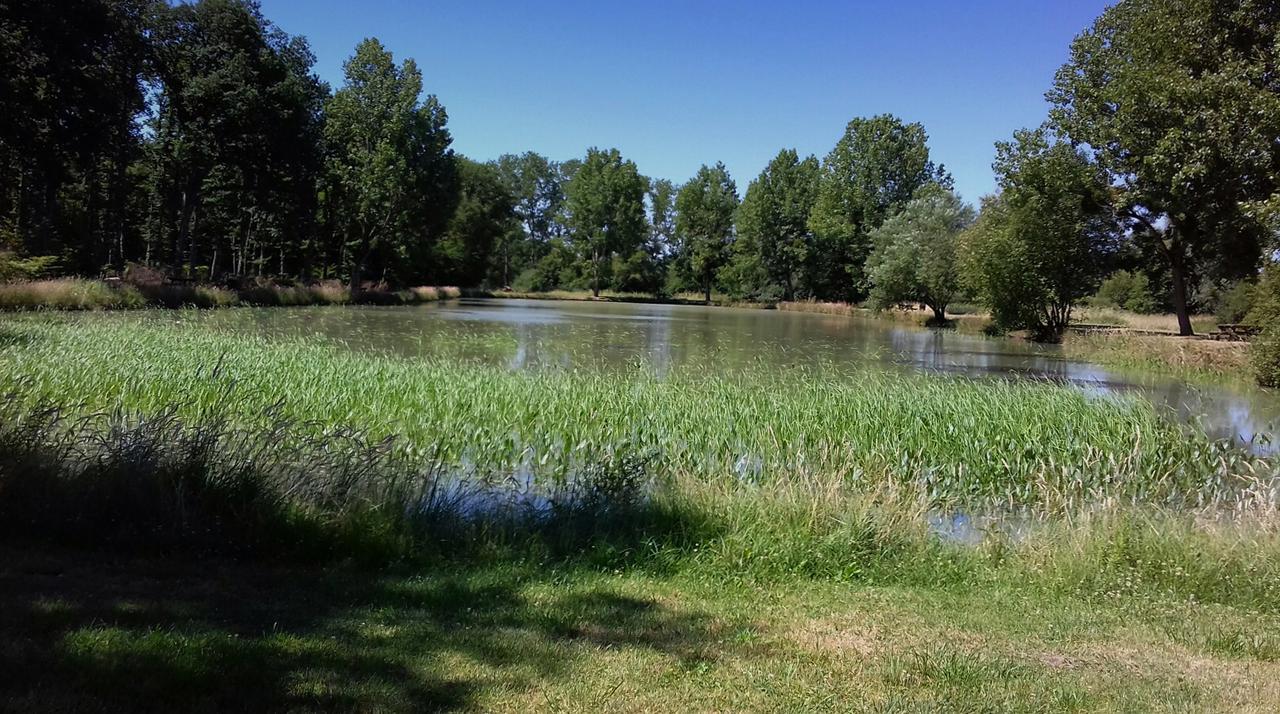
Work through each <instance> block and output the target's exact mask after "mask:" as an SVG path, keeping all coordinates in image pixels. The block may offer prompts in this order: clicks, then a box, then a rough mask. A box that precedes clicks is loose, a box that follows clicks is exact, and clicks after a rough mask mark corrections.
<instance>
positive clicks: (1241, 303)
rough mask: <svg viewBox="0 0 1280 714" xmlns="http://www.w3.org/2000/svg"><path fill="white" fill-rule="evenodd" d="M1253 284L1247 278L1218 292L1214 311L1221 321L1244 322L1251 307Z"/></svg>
mask: <svg viewBox="0 0 1280 714" xmlns="http://www.w3.org/2000/svg"><path fill="white" fill-rule="evenodd" d="M1255 287H1256V286H1255V285H1254V284H1253V283H1252V282H1250V281H1247V280H1241V281H1240V282H1238V283H1236V284H1234V285H1232V286H1231V287H1229V288H1227V289H1226V290H1224V291H1222V292H1221V293H1219V294H1218V296H1217V300H1215V305H1214V312H1215V313H1216V314H1217V316H1218V320H1219V321H1221V322H1230V323H1237V322H1244V320H1245V317H1246V316H1247V315H1248V314H1249V310H1250V309H1252V307H1253V292H1254V289H1255Z"/></svg>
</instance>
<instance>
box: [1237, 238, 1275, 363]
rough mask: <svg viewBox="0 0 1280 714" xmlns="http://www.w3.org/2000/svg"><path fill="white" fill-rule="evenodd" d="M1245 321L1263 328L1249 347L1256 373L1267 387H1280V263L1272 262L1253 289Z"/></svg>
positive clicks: (1268, 264)
mask: <svg viewBox="0 0 1280 714" xmlns="http://www.w3.org/2000/svg"><path fill="white" fill-rule="evenodd" d="M1252 297H1253V300H1252V305H1251V306H1250V308H1249V313H1248V314H1247V315H1246V316H1245V319H1244V322H1246V323H1248V324H1250V325H1254V326H1255V327H1260V328H1262V335H1261V336H1260V337H1258V338H1256V339H1255V340H1254V341H1253V343H1252V344H1251V345H1250V347H1249V357H1250V361H1251V362H1252V363H1253V374H1254V377H1255V378H1256V379H1257V380H1258V384H1261V385H1262V386H1264V387H1280V266H1278V265H1277V264H1276V263H1275V262H1268V263H1267V267H1266V268H1265V269H1264V270H1263V271H1262V277H1261V278H1260V279H1259V280H1258V284H1257V286H1255V287H1254V289H1253V294H1252Z"/></svg>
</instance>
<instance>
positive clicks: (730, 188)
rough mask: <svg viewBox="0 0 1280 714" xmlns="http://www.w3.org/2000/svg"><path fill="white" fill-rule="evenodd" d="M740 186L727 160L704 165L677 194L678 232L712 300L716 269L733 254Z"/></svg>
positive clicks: (686, 255)
mask: <svg viewBox="0 0 1280 714" xmlns="http://www.w3.org/2000/svg"><path fill="white" fill-rule="evenodd" d="M737 210H738V187H737V185H735V184H734V182H733V179H732V178H730V177H729V171H728V170H727V169H725V167H724V164H722V163H719V162H716V165H715V166H707V165H705V164H704V165H703V166H702V168H700V169H698V173H697V175H695V176H694V177H693V178H692V179H690V180H689V182H688V183H686V184H685V185H684V186H683V187H681V189H680V193H679V194H677V195H676V235H677V236H679V241H680V249H681V251H682V252H683V253H684V262H685V264H686V265H687V266H688V270H689V273H690V276H691V277H692V279H693V281H694V282H695V283H696V284H697V285H698V287H699V288H701V289H702V292H703V294H704V296H705V297H706V301H707V302H711V288H712V287H713V285H714V283H715V278H716V273H717V271H719V270H720V268H721V267H722V266H723V265H724V264H725V263H726V261H727V260H728V258H729V251H730V246H731V244H732V241H733V216H734V213H735V212H736V211H737Z"/></svg>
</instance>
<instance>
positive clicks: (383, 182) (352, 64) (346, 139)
mask: <svg viewBox="0 0 1280 714" xmlns="http://www.w3.org/2000/svg"><path fill="white" fill-rule="evenodd" d="M343 72H344V75H345V83H344V84H343V86H342V88H341V89H339V90H338V91H337V92H335V93H334V95H333V98H332V99H330V100H329V103H328V105H327V107H326V123H325V137H326V139H327V140H328V145H329V151H330V159H329V177H330V178H329V187H330V190H332V191H333V193H334V194H335V197H336V201H337V204H338V205H339V206H340V207H341V211H342V213H341V214H340V217H339V219H338V220H339V221H340V222H341V227H342V230H343V232H344V234H345V237H346V241H345V243H346V245H347V250H348V256H349V261H350V264H351V273H350V274H351V283H352V287H353V289H355V290H357V291H358V290H360V289H362V281H363V280H364V278H365V277H366V276H367V274H368V271H369V269H370V268H371V267H372V265H373V261H375V260H376V259H379V258H381V260H382V261H383V265H384V268H385V267H386V266H387V265H388V264H389V263H390V262H392V261H395V262H397V263H400V264H402V265H403V264H405V263H406V262H407V264H408V266H409V270H408V271H407V272H408V275H405V274H403V273H404V272H405V271H403V269H402V270H401V273H402V274H401V275H400V276H399V277H400V278H401V279H406V278H407V279H411V280H420V279H422V278H423V277H424V275H425V273H426V267H425V266H423V265H422V264H421V262H419V260H415V257H417V256H421V254H422V251H423V249H424V248H426V249H429V248H430V243H431V241H432V240H433V238H434V237H435V236H436V235H438V233H437V231H438V230H439V229H440V227H441V224H443V223H444V222H446V221H447V220H448V217H449V215H451V214H452V212H453V207H454V205H455V204H456V183H455V180H456V179H455V162H454V157H453V152H452V150H451V149H449V144H450V143H451V142H452V138H451V137H450V135H449V130H448V129H447V128H446V123H447V121H448V117H447V115H446V113H445V110H444V107H443V106H442V105H441V104H440V102H439V101H438V100H437V99H436V97H435V95H428V96H427V98H426V99H425V100H423V99H422V97H421V95H422V72H421V71H419V69H418V65H417V63H416V62H414V61H413V60H412V59H406V60H404V61H403V62H402V63H401V64H400V65H399V66H397V65H396V64H395V62H394V61H393V59H392V56H391V52H390V51H389V50H387V49H386V48H385V47H384V46H383V45H382V43H381V42H379V41H378V40H376V39H366V40H364V41H362V42H361V43H360V44H359V45H357V46H356V51H355V55H353V56H352V57H351V58H350V59H348V60H347V62H346V63H345V64H344V65H343Z"/></svg>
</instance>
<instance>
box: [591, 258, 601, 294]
mask: <svg viewBox="0 0 1280 714" xmlns="http://www.w3.org/2000/svg"><path fill="white" fill-rule="evenodd" d="M591 296H592V297H600V251H598V250H594V251H592V252H591Z"/></svg>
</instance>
